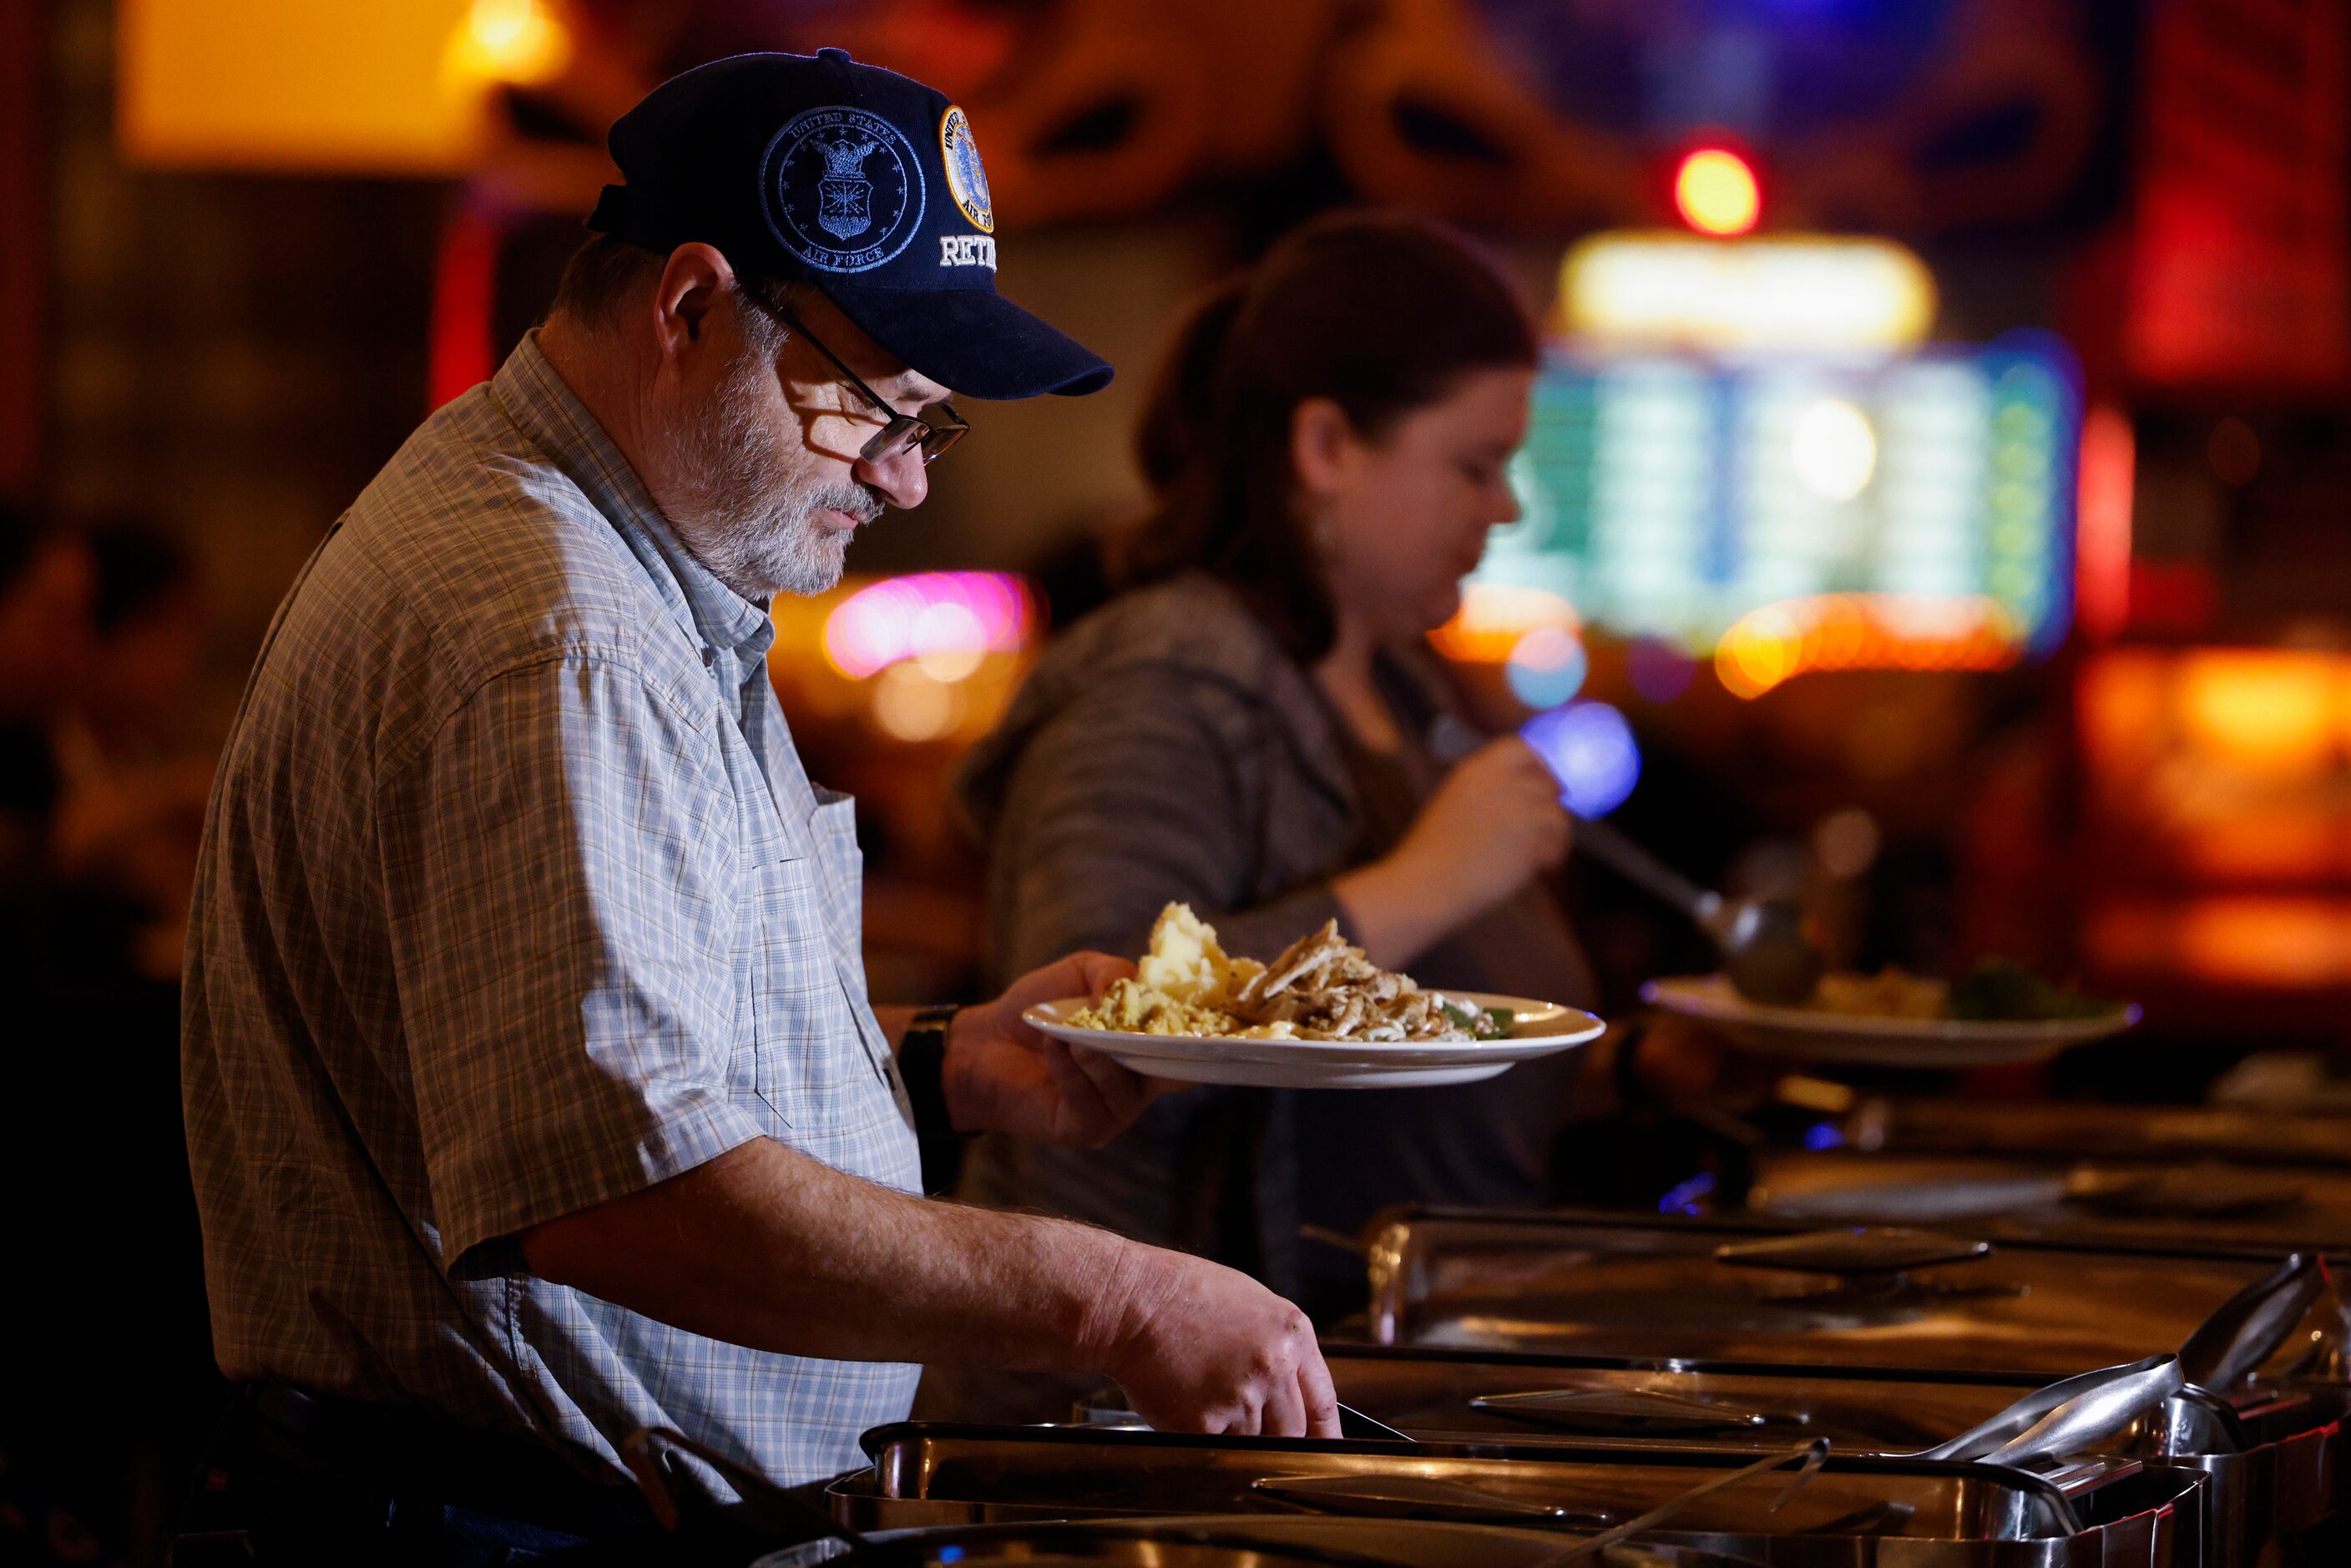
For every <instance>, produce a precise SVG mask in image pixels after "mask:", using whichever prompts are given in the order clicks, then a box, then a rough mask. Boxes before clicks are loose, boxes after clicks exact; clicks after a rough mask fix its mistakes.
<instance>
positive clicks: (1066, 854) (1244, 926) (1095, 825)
mask: <svg viewBox="0 0 2351 1568" xmlns="http://www.w3.org/2000/svg"><path fill="white" fill-rule="evenodd" d="M1537 357H1538V340H1537V336H1536V333H1535V329H1534V327H1533V325H1532V323H1531V321H1530V319H1529V318H1528V315H1527V312H1526V309H1525V308H1524V306H1523V305H1522V304H1521V303H1520V300H1519V298H1518V297H1517V295H1516V294H1515V293H1514V292H1513V290H1512V288H1511V287H1510V284H1509V283H1508V282H1507V281H1506V280H1505V279H1504V278H1503V277H1500V276H1499V274H1498V273H1497V272H1496V271H1495V270H1494V268H1493V267H1492V266H1491V265H1490V264H1489V263H1488V262H1487V261H1486V260H1485V259H1484V258H1482V257H1481V256H1479V255H1478V254H1477V253H1476V252H1475V251H1473V250H1472V249H1470V248H1469V246H1468V245H1467V244H1466V243H1465V242H1463V241H1462V240H1461V239H1460V238H1458V236H1456V235H1453V234H1452V233H1451V232H1449V231H1447V230H1446V229H1444V228H1442V227H1439V226H1438V225H1434V224H1431V223H1427V222H1425V221H1422V220H1418V219H1415V218H1409V217H1404V216H1397V215H1391V214H1363V213H1356V214H1339V215H1335V216H1332V217H1329V218H1325V219H1323V220H1321V221H1318V222H1316V223H1313V224H1311V225H1307V226H1305V227H1303V228H1301V229H1300V230H1298V231H1296V232H1295V233H1293V234H1291V235H1289V236H1288V237H1287V238H1285V239H1284V240H1282V241H1281V242H1280V244H1278V245H1277V246H1274V248H1273V249H1272V250H1271V252H1270V253H1269V254H1268V255H1267V256H1265V258H1264V259H1263V260H1262V261H1261V262H1259V264H1258V265H1257V266H1256V267H1253V268H1251V269H1250V270H1249V271H1248V272H1247V273H1245V274H1243V275H1242V276H1240V277H1236V278H1234V279H1233V280H1231V281H1230V282H1229V283H1228V284H1227V285H1226V286H1225V287H1222V288H1221V289H1219V290H1217V292H1216V293H1215V294H1213V295H1212V296H1211V297H1209V298H1207V299H1206V300H1204V301H1202V302H1201V303H1200V304H1199V305H1198V306H1197V307H1196V308H1195V309H1194V311H1193V313H1192V314H1191V316H1190V317H1189V319H1187V320H1186V323H1185V324H1184V326H1183V328H1182V329H1181V330H1180V332H1179V333H1178V336H1177V338H1176V340H1175V343H1174V345H1173V347H1172V348H1171V350H1170V351H1169V354H1168V357H1167V359H1166V361H1165V363H1164V364H1163V366H1162V367H1161V370H1160V372H1159V378H1158V381H1157V382H1156V384H1155V389H1154V392H1153V394H1152V396H1151V399H1150V402H1149V405H1148V407H1147V409H1146V411H1145V413H1144V417H1143V420H1142V423H1141V425H1140V427H1139V429H1138V431H1137V435H1136V455H1137V459H1138V462H1139V465H1140V466H1141V467H1142V469H1143V472H1144V477H1145V479H1146V480H1147V481H1148V483H1149V484H1150V486H1151V487H1152V489H1153V492H1154V495H1155V506H1154V507H1153V510H1152V513H1151V515H1150V516H1149V517H1148V518H1147V519H1146V521H1145V522H1144V526H1143V527H1142V528H1139V529H1137V530H1136V531H1135V532H1134V534H1133V536H1132V537H1131V538H1127V539H1125V540H1124V541H1123V547H1122V549H1120V551H1119V554H1118V558H1117V559H1116V561H1115V569H1116V570H1115V575H1118V576H1119V577H1121V578H1122V580H1124V581H1125V582H1127V583H1128V584H1129V585H1130V586H1128V588H1127V589H1126V591H1123V593H1121V594H1120V595H1119V596H1118V597H1117V598H1115V599H1114V600H1113V601H1111V603H1110V604H1109V605H1107V606H1106V607H1105V608H1103V609H1102V610H1100V611H1098V612H1095V613H1094V614H1092V615H1091V616H1088V617H1087V618H1086V619H1084V620H1082V621H1081V622H1078V623H1077V624H1076V625H1075V626H1074V627H1071V629H1069V630H1068V631H1067V632H1065V633H1064V634H1063V635H1062V636H1061V637H1060V638H1059V639H1058V640H1057V641H1056V643H1054V644H1053V646H1052V647H1051V648H1050V649H1049V650H1048V652H1047V653H1046V655H1045V657H1044V659H1043V661H1042V662H1041V663H1040V665H1039V667H1038V669H1037V670H1036V672H1035V673H1034V674H1033V675H1032V676H1031V677H1030V679H1029V683H1028V685H1026V686H1025V687H1024V688H1023V689H1022V691H1021V693H1020V695H1019V697H1018V699H1017V700H1016V701H1015V703H1014V704H1013V706H1012V709H1011V711H1010V713H1009V714H1008V717H1007V719H1006V722H1005V724H1004V726H1003V727H1002V728H1001V729H1000V730H999V731H998V733H997V734H996V735H995V736H994V737H991V738H990V739H989V740H988V741H987V742H986V743H985V744H984V745H983V746H982V747H980V748H979V749H978V750H977V752H975V754H974V755H973V758H971V760H970V762H969V764H968V766H967V770H966V773H965V775H964V778H963V779H962V781H961V798H962V801H963V804H964V806H965V808H966V809H967V811H968V813H969V815H970V817H971V818H972V820H973V821H974V822H975V823H976V824H977V826H978V827H979V829H980V830H981V831H982V832H983V834H984V835H985V838H986V841H987V844H988V846H989V851H990V871H989V879H988V881H989V899H988V928H989V931H990V934H991V939H992V941H993V942H994V944H995V948H994V952H993V954H992V962H993V964H994V966H995V967H996V968H998V969H999V970H1001V971H1002V972H1004V973H1006V974H1016V973H1019V972H1021V971H1023V970H1025V969H1028V968H1031V967H1035V966H1037V965H1038V964H1040V963H1042V962H1044V961H1046V960H1048V959H1050V958H1053V957H1057V956H1061V955H1062V954H1064V953H1068V952H1071V951H1072V950H1074V949H1078V948H1087V947H1092V948H1099V949H1102V950H1103V951H1106V952H1112V953H1124V954H1133V953H1137V952H1140V951H1141V950H1142V949H1143V947H1144V945H1145V943H1146V941H1147V938H1148V936H1149V933H1150V929H1151V925H1152V922H1153V920H1154V918H1155V916H1156V915H1158V913H1159V910H1160V908H1161V906H1162V905H1163V904H1166V903H1168V902H1170V901H1172V900H1180V901H1183V902H1186V903H1188V904H1191V906H1192V907H1193V909H1194V910H1195V911H1196V912H1197V913H1198V914H1199V915H1201V916H1202V917H1203V918H1205V919H1207V920H1208V921H1210V922H1212V923H1213V924H1214V925H1216V927H1217V932H1218V934H1219V936H1221V938H1222V939H1223V942H1224V945H1225V946H1226V948H1227V950H1228V951H1229V952H1233V953H1245V954H1252V955H1258V956H1271V955H1272V954H1274V953H1277V952H1279V951H1280V949H1281V948H1282V947H1283V946H1287V945H1288V944H1289V943H1290V941H1291V940H1292V939H1294V938H1296V937H1298V936H1302V935H1304V934H1305V933H1307V932H1310V931H1312V930H1313V929H1315V928H1316V927H1317V926H1319V925H1322V922H1323V921H1325V920H1326V919H1331V918H1333V917H1335V918H1336V919H1337V920H1338V922H1339V925H1340V929H1341V930H1342V931H1343V932H1344V933H1345V934H1346V935H1347V936H1349V937H1350V938H1351V939H1352V940H1353V941H1355V942H1357V943H1359V944H1361V945H1362V946H1364V949H1365V950H1366V951H1367V952H1368V953H1369V954H1370V956H1372V958H1373V959H1374V961H1375V962H1377V963H1379V964H1380V965H1382V966H1383V967H1387V968H1392V969H1409V970H1410V972H1411V973H1412V974H1413V975H1414V977H1416V978H1417V979H1419V980H1421V981H1422V982H1423V983H1424V984H1426V985H1430V986H1436V987H1440V988H1459V989H1465V990H1486V991H1499V992H1503V993H1507V994H1512V995H1520V996H1540V997H1545V998H1553V999H1557V1000H1561V1001H1566V1002H1571V1003H1576V1002H1583V1003H1588V1002H1590V1001H1591V1000H1592V999H1593V998H1592V996H1591V991H1592V980H1591V975H1590V971H1589V969H1588V967H1587V966H1586V964H1585V961H1584V957H1583V952H1582V951H1581V949H1580V948H1579V947H1578V946H1577V943H1576V940H1575V938H1574V936H1573V933H1572V932H1571V930H1570V928H1569V925H1568V922H1567V920H1566V918H1565V915H1564V914H1563V912H1562V910H1561V908H1560V906H1559V904H1558V903H1557V901H1556V900H1555V899H1554V898H1553V897H1552V894H1551V892H1550V891H1549V889H1548V888H1547V887H1546V886H1545V885H1544V879H1543V877H1542V875H1541V873H1544V872H1547V871H1549V870H1550V869H1552V868H1554V867H1556V866H1557V865H1558V864H1559V863H1560V862H1561V860H1562V858H1563V857H1564V856H1565V855H1566V853H1567V851H1568V847H1569V819H1568V817H1567V814H1566V813H1565V811H1564V810H1562V808H1561V806H1560V803H1559V792H1558V789H1557V786H1556V785H1555V784H1554V783H1553V781H1552V778H1551V776H1550V774H1549V773H1548V772H1547V771H1546V769H1545V768H1544V766H1543V764H1542V763H1541V761H1540V760H1539V759H1538V758H1536V757H1535V755H1534V754H1533V753H1532V752H1531V751H1530V750H1529V749H1528V748H1527V747H1525V746H1524V745H1523V744H1521V743H1520V741H1518V740H1517V739H1516V738H1504V739H1499V740H1482V739H1481V738H1480V737H1478V736H1477V735H1476V733H1475V732H1474V731H1472V730H1471V729H1469V727H1468V720H1467V718H1466V716H1465V715H1464V714H1463V713H1462V712H1461V710H1460V709H1459V708H1458V706H1457V704H1456V702H1455V700H1454V697H1453V695H1452V694H1451V693H1450V691H1449V690H1448V688H1447V685H1446V684H1445V682H1444V680H1443V678H1442V677H1441V675H1440V674H1439V672H1438V671H1437V668H1436V667H1435V664H1434V661H1433V660H1432V659H1431V658H1430V656H1429V655H1428V654H1427V653H1426V650H1425V645H1424V639H1425V637H1426V633H1427V632H1430V631H1432V630H1434V629H1435V628H1436V627H1437V626H1439V625H1441V624H1442V623H1443V622H1445V621H1446V620H1447V618H1448V617H1449V616H1451V614H1452V613H1453V612H1454V610H1455V608H1456V606H1457V605H1458V602H1459V589H1458V584H1459V582H1460V580H1461V579H1462V578H1463V577H1464V576H1465V575H1466V574H1467V573H1468V571H1469V570H1470V569H1471V568H1472V567H1474V566H1475V565H1476V564H1477V562H1478V559H1479V554H1480V552H1481V550H1482V549H1483V547H1484V542H1485V538H1486V533H1487V530H1488V529H1489V528H1493V527H1494V526H1495V525H1496V524H1499V523H1505V522H1509V521H1510V520H1511V519H1512V518H1514V517H1517V516H1518V514H1519V507H1518V503H1517V501H1516V500H1515V499H1514V498H1513V497H1512V494H1511V491H1510V485H1509V484H1508V482H1507V481H1506V479H1505V477H1504V473H1503V470H1504V465H1505V464H1506V463H1507V461H1508V460H1509V458H1510V455H1511V453H1512V452H1513V451H1515V450H1516V449H1517V447H1518V445H1519V444H1520V441H1521V440H1522V439H1523V437H1524V435H1525V433H1526V423H1527V406H1528V393H1529V391H1530V388H1531V384H1532V380H1533V376H1534V371H1535V368H1536V362H1537ZM1455 758H1458V761H1457V760H1453V759H1455ZM1594 1054H1597V1053H1594ZM1591 1076H1593V1071H1592V1069H1591V1068H1590V1067H1589V1066H1588V1065H1587V1064H1586V1063H1585V1062H1583V1061H1578V1060H1577V1059H1576V1058H1575V1057H1573V1056H1571V1057H1569V1058H1567V1059H1565V1060H1561V1059H1552V1060H1550V1061H1538V1062H1532V1063H1529V1064H1526V1065H1523V1066H1520V1068H1518V1069H1517V1070H1515V1071H1511V1072H1509V1073H1507V1074H1504V1075H1503V1076H1501V1077H1499V1078H1497V1079H1492V1080H1489V1081H1488V1082H1484V1083H1478V1084H1468V1085H1463V1086H1460V1087H1458V1088H1448V1089H1437V1090H1431V1091H1416V1092H1413V1093H1410V1094H1394V1093H1376V1092H1355V1093H1348V1092H1321V1093H1308V1092H1288V1091H1263V1090H1235V1089H1199V1090H1190V1091H1186V1092H1182V1093H1176V1094H1171V1095H1168V1096H1167V1097H1165V1098H1164V1099H1162V1100H1161V1101H1159V1102H1158V1103H1156V1104H1155V1106H1154V1107H1153V1108H1152V1109H1151V1110H1150V1111H1148V1112H1146V1113H1144V1118H1143V1120H1142V1121H1141V1122H1140V1123H1138V1124H1136V1126H1135V1127H1134V1128H1133V1129H1132V1130H1131V1131H1130V1132H1128V1133H1127V1134H1124V1135H1123V1136H1122V1137H1120V1138H1119V1139H1118V1140H1116V1141H1115V1142H1113V1144H1111V1145H1109V1146H1108V1147H1106V1148H1103V1149H1101V1150H1096V1151H1079V1150H1070V1149H1059V1148H1051V1149H1049V1148H1041V1147H1032V1146H1028V1145H1018V1144H1014V1143H1010V1142H1008V1141H1004V1140H989V1141H987V1142H984V1143H982V1144H981V1145H977V1146H976V1147H975V1148H974V1149H973V1150H972V1151H971V1152H970V1154H969V1155H968V1156H967V1160H966V1165H965V1171H964V1177H963V1183H962V1189H961V1191H962V1196H963V1197H967V1198H969V1199H971V1200H973V1201H976V1202H981V1203H987V1204H992V1205H1004V1206H1019V1207H1040V1208H1045V1209H1049V1210H1051V1211H1054V1212H1057V1213H1061V1214H1065V1215H1070V1216H1072V1217H1074V1218H1081V1219H1086V1220H1091V1221H1093V1222H1095V1223H1098V1224H1102V1225H1105V1226H1108V1227H1110V1228H1113V1229H1116V1230H1120V1231H1123V1232H1126V1233H1128V1234H1130V1235H1134V1236H1137V1237H1142V1238H1147V1239H1151V1240H1153V1241H1156V1242H1160V1243H1163V1244H1165V1245H1170V1246H1175V1247H1182V1248H1186V1249H1191V1250H1194V1251H1197V1252H1202V1253H1206V1254H1207V1255H1210V1256H1212V1257H1215V1258H1217V1259H1218V1260H1222V1261H1225V1262H1228V1263H1231V1264H1234V1265H1236V1266H1239V1267H1244V1268H1248V1269H1249V1270H1253V1271H1255V1272H1256V1273H1257V1274H1259V1276H1260V1277H1261V1278H1263V1279H1264V1280H1266V1281H1267V1282H1268V1283H1270V1284H1271V1285H1272V1286H1273V1287H1274V1288H1275V1289H1277V1290H1280V1291H1284V1292H1285V1293H1287V1294H1290V1296H1292V1297H1293V1298H1294V1299H1297V1300H1300V1301H1303V1302H1305V1303H1306V1304H1307V1305H1308V1307H1309V1308H1310V1310H1317V1309H1319V1310H1320V1311H1321V1312H1324V1313H1328V1312H1341V1311H1345V1310H1350V1309H1353V1308H1354V1307H1358V1306H1360V1305H1361V1300H1362V1284H1361V1281H1362V1278H1363V1274H1362V1266H1361V1263H1360V1261H1359V1260H1353V1259H1351V1258H1350V1257H1349V1256H1347V1255H1346V1254H1344V1253H1343V1252H1341V1251H1339V1250H1337V1249H1332V1248H1327V1247H1313V1246H1311V1245H1301V1241H1300V1239H1299V1229H1300V1227H1301V1225H1305V1226H1309V1227H1314V1228H1320V1229H1322V1230H1323V1231H1326V1232H1336V1233H1339V1234H1343V1235H1352V1234H1353V1232H1354V1230H1355V1229H1356V1228H1357V1227H1358V1226H1360V1225H1361V1223H1362V1222H1363V1221H1364V1219H1365V1218H1368V1216H1369V1215H1370V1214H1371V1213H1373V1212H1374V1210H1375V1209H1377V1208H1378V1207H1382V1206H1384V1205H1386V1204H1390V1203H1395V1202H1401V1201H1407V1200H1419V1201H1429V1202H1454V1203H1476V1204H1497V1205H1521V1206H1523V1205H1530V1204H1540V1203H1542V1202H1544V1201H1546V1200H1548V1199H1549V1198H1550V1197H1552V1188H1551V1184H1550V1163H1551V1152H1552V1144H1553V1141H1554V1139H1555V1138H1556V1136H1557V1134H1558V1133H1559V1132H1560V1130H1561V1128H1562V1124H1564V1122H1565V1121H1566V1119H1567V1117H1568V1116H1569V1114H1570V1112H1571V1108H1572V1107H1573V1109H1575V1110H1577V1111H1588V1110H1591V1109H1593V1108H1595V1107H1594V1106H1593V1096H1592V1094H1591V1093H1589V1092H1585V1089H1584V1086H1583V1085H1581V1084H1580V1083H1579V1078H1580V1077H1591ZM1603 1076H1604V1075H1603ZM997 1392H998V1397H999V1403H998V1407H997V1408H996V1409H995V1411H994V1412H993V1413H994V1414H996V1415H998V1416H1008V1415H1010V1414H1013V1412H1010V1411H1008V1410H1006V1409H1004V1408H1002V1406H1001V1403H1000V1391H997ZM967 1413H970V1414H978V1413H981V1412H978V1411H976V1410H968V1411H967ZM1019 1414H1022V1415H1029V1416H1042V1417H1048V1418H1050V1417H1054V1416H1057V1415H1058V1414H1059V1412H1056V1411H1055V1410H1054V1409H1052V1408H1051V1401H1050V1397H1048V1398H1045V1399H1043V1400H1042V1401H1041V1402H1040V1403H1039V1404H1038V1406H1037V1408H1036V1409H1034V1410H1026V1411H1021V1412H1019Z"/></svg>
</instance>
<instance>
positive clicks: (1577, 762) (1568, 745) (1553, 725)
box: [1519, 702, 1641, 817]
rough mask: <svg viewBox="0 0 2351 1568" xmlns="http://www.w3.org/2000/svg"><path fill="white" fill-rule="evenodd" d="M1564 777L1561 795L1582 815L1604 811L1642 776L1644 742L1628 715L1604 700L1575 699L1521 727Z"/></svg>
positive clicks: (1555, 773)
mask: <svg viewBox="0 0 2351 1568" xmlns="http://www.w3.org/2000/svg"><path fill="white" fill-rule="evenodd" d="M1519 735H1520V737H1521V738H1522V739H1524V740H1525V741H1526V743H1527V744H1528V745H1529V746H1531V747H1534V749H1535V754H1536V755H1537V756H1538V757H1541V758H1542V759H1543V761H1544V763H1545V764H1547V765H1548V766H1549V767H1550V768H1551V770H1552V777H1553V778H1555V779H1558V780H1559V785H1560V799H1561V800H1563V801H1565V802H1566V803H1567V809H1568V810H1571V811H1573V812H1575V813H1576V814H1577V815H1579V816H1584V817H1604V816H1606V815H1607V814H1608V813H1609V812H1611V811H1613V810H1615V809H1616V808H1617V807H1619V806H1621V805H1623V804H1624V803H1625V800H1626V799H1627V798H1628V797H1629V796H1630V795H1631V794H1632V793H1633V786H1634V785H1635V784H1637V783H1639V782H1640V780H1641V747H1640V743H1639V742H1637V741H1635V739H1634V738H1633V727H1632V726H1631V725H1629V724H1627V723H1625V716H1624V715H1623V714H1621V713H1619V712H1617V711H1616V710H1615V709H1614V708H1613V707H1611V706H1608V705H1607V704H1606V703H1601V702H1579V703H1570V704H1569V705H1568V706H1565V707H1556V708H1552V709H1551V710H1550V711H1549V712H1547V713H1539V714H1537V715H1536V716H1534V717H1532V718H1531V719H1529V720H1527V722H1526V723H1525V724H1523V725H1521V726H1520V727H1519Z"/></svg>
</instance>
